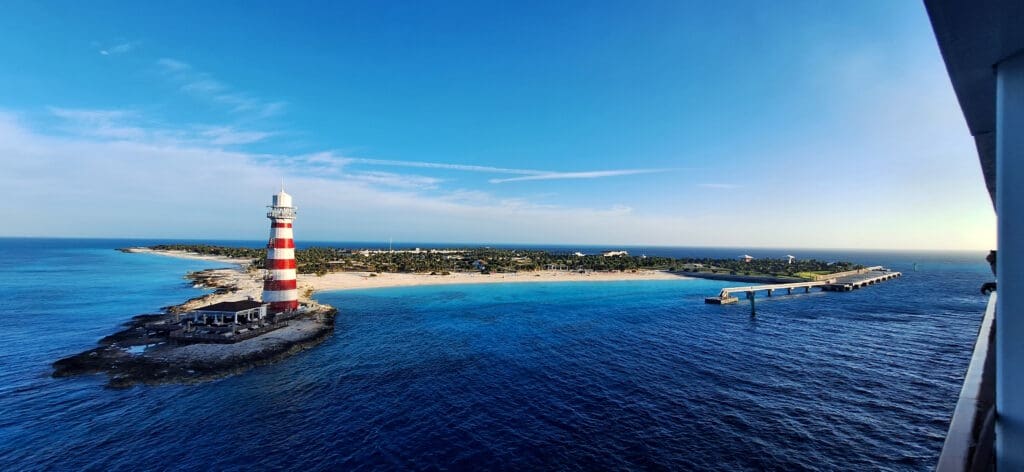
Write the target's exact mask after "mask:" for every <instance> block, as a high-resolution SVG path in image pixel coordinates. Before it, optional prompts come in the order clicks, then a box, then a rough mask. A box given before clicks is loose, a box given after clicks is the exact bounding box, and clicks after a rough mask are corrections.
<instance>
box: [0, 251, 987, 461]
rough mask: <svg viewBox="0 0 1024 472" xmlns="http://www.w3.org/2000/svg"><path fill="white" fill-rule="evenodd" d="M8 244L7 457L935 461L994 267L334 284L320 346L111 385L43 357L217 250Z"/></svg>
mask: <svg viewBox="0 0 1024 472" xmlns="http://www.w3.org/2000/svg"><path fill="white" fill-rule="evenodd" d="M6 242H7V244H6V246H5V247H4V248H3V249H0V252H3V253H4V256H5V257H7V258H8V260H11V258H13V260H15V261H16V262H17V265H16V266H17V267H19V270H18V271H17V272H15V271H13V270H9V269H8V270H3V271H0V287H3V288H4V289H5V291H6V292H7V293H12V294H13V296H12V297H8V298H7V299H5V300H4V301H2V302H0V310H2V312H3V313H10V314H13V313H16V314H18V316H8V318H7V320H6V321H5V326H4V327H3V329H2V330H0V468H2V469H5V470H42V469H58V470H80V469H96V470H99V469H103V470H107V469H113V470H134V469H138V468H140V467H144V468H157V469H218V470H237V469H245V468H249V467H252V466H257V465H258V466H260V467H264V468H270V467H288V468H303V469H313V470H317V469H333V468H341V469H392V468H440V467H449V468H455V469H465V468H492V469H493V468H499V469H508V468H514V469H583V470H591V469H608V468H626V469H637V468H645V469H648V468H654V469H708V468H714V469H740V470H742V469H748V470H765V469H768V470H801V469H808V470H811V469H828V470H837V469H838V470H863V469H879V468H883V469H891V470H925V469H929V470H930V469H931V468H932V467H933V466H934V461H935V460H936V458H937V457H938V452H939V449H940V448H941V444H942V438H943V436H944V433H945V429H946V427H947V425H948V420H949V416H950V414H951V413H952V409H953V406H954V404H955V399H956V395H957V393H958V391H959V387H960V381H961V379H962V376H963V372H964V369H965V368H966V365H967V360H968V358H969V355H970V350H971V347H972V343H973V340H974V337H975V335H976V333H977V326H978V323H979V321H980V318H981V312H982V310H983V307H984V302H985V299H984V298H983V297H981V296H980V295H977V294H976V290H977V287H978V286H979V285H980V284H981V282H983V281H985V280H987V279H988V276H987V274H986V268H985V266H984V265H983V263H981V262H980V258H974V257H964V256H963V255H921V254H914V255H899V254H893V253H888V254H873V255H872V254H854V255H852V256H851V258H857V257H860V258H861V260H863V261H864V262H865V263H872V264H873V263H885V264H888V265H891V266H893V267H894V268H895V269H897V270H903V271H905V273H906V276H905V277H904V278H902V279H900V280H897V281H894V282H890V283H884V284H881V285H877V286H873V287H871V288H868V289H865V290H861V291H857V292H852V293H841V294H839V293H833V294H819V293H812V294H810V295H799V296H794V297H780V298H775V299H771V300H768V299H761V300H759V303H758V311H759V316H758V317H757V318H756V319H751V318H750V316H749V308H748V307H747V306H745V305H743V304H740V305H736V306H725V307H722V306H710V305H705V304H704V303H703V297H704V296H706V295H708V294H713V293H715V292H716V291H717V288H719V287H722V286H725V285H728V284H729V283H728V282H717V281H703V280H679V281H645V282H602V283H557V284H551V283H547V284H546V283H537V284H508V285H469V286H443V287H411V288H394V289H379V290H363V291H350V292H329V293H322V294H318V298H319V299H320V300H321V301H323V302H326V303H330V304H333V305H335V306H337V307H339V308H340V309H341V314H340V316H339V319H338V325H337V332H336V334H335V336H334V337H333V338H332V339H330V340H329V341H328V342H326V343H325V344H324V345H321V346H320V347H318V348H316V349H313V350H310V351H307V352H304V353H302V354H299V355H297V356H295V357H294V358H291V359H289V360H288V361H285V362H282V363H280V364H277V365H273V366H268V367H264V368H259V369H255V370H253V371H250V372H248V373H246V374H243V375H240V376H235V377H231V378H227V379H222V380H218V381H215V382H211V383H207V384H201V385H195V386H181V385H170V386H160V387H135V388H131V389H125V390H111V389H106V388H104V387H103V383H104V382H103V378H102V377H99V376H87V377H80V378H73V379H51V378H49V377H48V374H49V363H50V362H52V361H53V360H54V359H56V358H58V357H60V356H64V355H69V354H73V353H75V352H78V351H81V350H84V349H87V348H89V347H92V346H93V345H94V343H95V341H96V340H98V339H99V338H100V337H102V336H104V335H106V334H109V333H110V332H111V331H113V330H115V329H116V328H117V325H118V324H119V323H122V322H124V321H126V320H127V319H128V318H130V317H131V315H133V314H136V313H142V312H148V311H153V310H156V309H158V308H159V307H161V306H164V305H168V304H173V303H178V302H180V301H181V300H183V299H185V298H188V297H191V296H195V295H197V294H199V293H200V291H198V290H195V289H193V288H191V287H188V286H187V284H186V283H185V281H184V279H182V275H183V274H184V272H185V271H187V270H196V269H200V268H206V267H210V266H212V265H213V264H210V263H204V262H198V261H187V260H177V259H170V258H163V257H159V256H145V255H127V254H121V253H118V252H116V251H113V250H111V248H113V247H117V246H122V245H126V244H129V243H126V242H123V241H74V240H62V241H43V240H29V241H24V240H13V241H12V240H8V241H6ZM914 262H917V263H918V265H919V269H920V270H919V271H917V272H914V271H913V269H912V265H913V263H914ZM100 268H102V269H100Z"/></svg>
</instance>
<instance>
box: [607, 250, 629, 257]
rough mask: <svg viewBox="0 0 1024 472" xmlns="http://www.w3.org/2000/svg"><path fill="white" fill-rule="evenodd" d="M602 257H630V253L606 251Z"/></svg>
mask: <svg viewBox="0 0 1024 472" xmlns="http://www.w3.org/2000/svg"><path fill="white" fill-rule="evenodd" d="M601 255H602V256H604V257H615V256H628V255H629V251H605V252H604V253H602V254H601Z"/></svg>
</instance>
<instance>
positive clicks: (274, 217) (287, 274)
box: [263, 187, 299, 313]
mask: <svg viewBox="0 0 1024 472" xmlns="http://www.w3.org/2000/svg"><path fill="white" fill-rule="evenodd" d="M268 208H270V210H269V211H267V218H270V242H268V243H267V265H266V269H267V277H266V280H264V282H263V301H264V302H267V303H270V311H271V312H273V313H278V312H282V311H292V310H296V309H298V308H299V291H298V289H297V288H296V285H295V239H294V238H293V236H292V222H293V221H295V207H293V206H292V196H291V195H288V194H287V193H284V188H283V187H282V188H281V191H280V192H278V194H277V195H274V197H273V200H272V204H271V205H270V206H269V207H268Z"/></svg>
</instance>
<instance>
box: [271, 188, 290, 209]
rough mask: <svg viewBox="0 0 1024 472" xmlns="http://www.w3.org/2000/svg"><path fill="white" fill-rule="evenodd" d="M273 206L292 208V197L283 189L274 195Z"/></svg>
mask: <svg viewBox="0 0 1024 472" xmlns="http://www.w3.org/2000/svg"><path fill="white" fill-rule="evenodd" d="M273 206H276V207H290V206H292V196H291V195H289V194H287V193H285V191H284V190H283V189H282V190H281V191H280V192H277V193H276V194H274V198H273Z"/></svg>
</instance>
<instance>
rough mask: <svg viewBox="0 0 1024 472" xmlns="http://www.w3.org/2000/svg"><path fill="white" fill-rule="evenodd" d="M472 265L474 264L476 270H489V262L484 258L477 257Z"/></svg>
mask: <svg viewBox="0 0 1024 472" xmlns="http://www.w3.org/2000/svg"><path fill="white" fill-rule="evenodd" d="M470 265H472V266H473V269H475V270H487V262H486V261H484V260H483V259H477V260H475V261H473V263H472V264H470Z"/></svg>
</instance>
